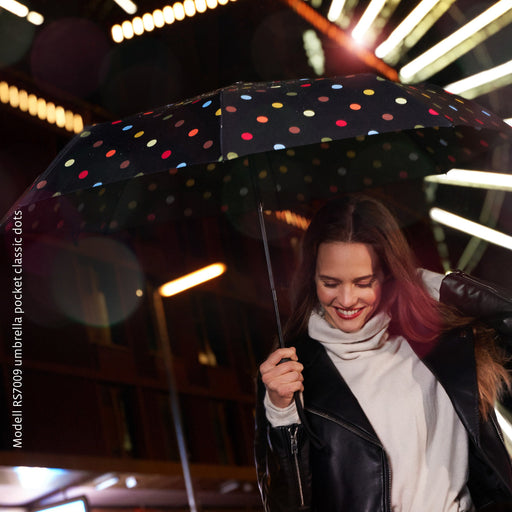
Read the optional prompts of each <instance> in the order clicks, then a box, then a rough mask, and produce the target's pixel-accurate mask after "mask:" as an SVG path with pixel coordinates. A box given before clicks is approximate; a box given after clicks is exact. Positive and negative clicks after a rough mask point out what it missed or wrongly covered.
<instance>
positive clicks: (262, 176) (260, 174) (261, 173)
mask: <svg viewBox="0 0 512 512" xmlns="http://www.w3.org/2000/svg"><path fill="white" fill-rule="evenodd" d="M267 174H268V173H267V171H260V172H259V174H258V177H259V178H260V179H262V180H263V179H265V178H266V177H267Z"/></svg>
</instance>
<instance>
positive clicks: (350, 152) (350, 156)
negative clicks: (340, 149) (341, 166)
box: [347, 150, 356, 158]
mask: <svg viewBox="0 0 512 512" xmlns="http://www.w3.org/2000/svg"><path fill="white" fill-rule="evenodd" d="M347 157H348V158H355V157H356V152H355V151H352V150H350V151H347Z"/></svg>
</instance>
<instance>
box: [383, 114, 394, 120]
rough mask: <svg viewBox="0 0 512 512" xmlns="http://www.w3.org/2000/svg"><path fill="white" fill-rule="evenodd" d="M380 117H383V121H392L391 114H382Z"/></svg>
mask: <svg viewBox="0 0 512 512" xmlns="http://www.w3.org/2000/svg"><path fill="white" fill-rule="evenodd" d="M382 119H384V121H392V120H393V114H382Z"/></svg>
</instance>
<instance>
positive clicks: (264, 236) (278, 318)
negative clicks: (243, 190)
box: [258, 201, 284, 348]
mask: <svg viewBox="0 0 512 512" xmlns="http://www.w3.org/2000/svg"><path fill="white" fill-rule="evenodd" d="M258 220H259V223H260V229H261V238H262V240H263V248H264V250H265V260H266V262H267V272H268V280H269V282H270V290H271V291H272V302H273V304H274V313H275V316H276V323H277V337H278V340H279V346H280V347H281V348H284V339H283V329H282V327H281V316H280V315H279V305H278V303H277V293H276V287H275V284H274V274H273V272H272V262H271V261H270V251H269V249H268V238H267V231H266V229H265V219H264V218H263V203H262V202H261V201H260V202H259V203H258Z"/></svg>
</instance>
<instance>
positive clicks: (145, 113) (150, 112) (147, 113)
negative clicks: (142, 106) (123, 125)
mask: <svg viewBox="0 0 512 512" xmlns="http://www.w3.org/2000/svg"><path fill="white" fill-rule="evenodd" d="M152 113H153V111H152V110H150V111H149V112H144V114H143V115H145V116H148V115H149V114H152Z"/></svg>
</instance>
